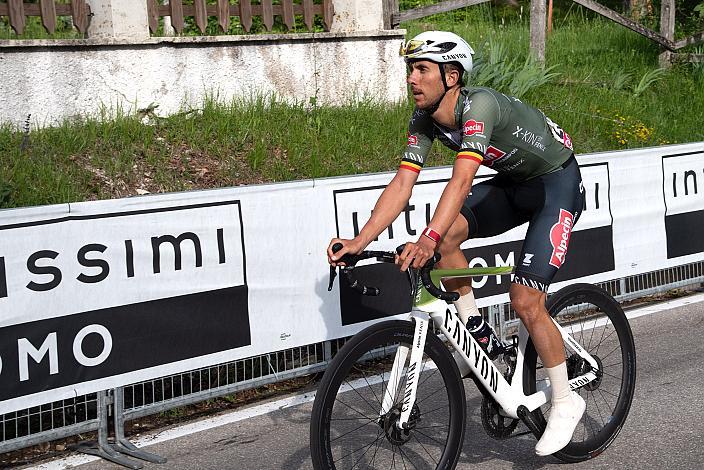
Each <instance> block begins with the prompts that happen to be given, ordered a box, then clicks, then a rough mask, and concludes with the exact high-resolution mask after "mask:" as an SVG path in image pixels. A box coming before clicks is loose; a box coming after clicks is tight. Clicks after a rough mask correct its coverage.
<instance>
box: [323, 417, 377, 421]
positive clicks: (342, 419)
mask: <svg viewBox="0 0 704 470" xmlns="http://www.w3.org/2000/svg"><path fill="white" fill-rule="evenodd" d="M366 418H367V419H368V420H369V421H371V422H376V420H377V418H378V417H375V418H369V417H366ZM332 421H359V418H331V419H330V422H332Z"/></svg>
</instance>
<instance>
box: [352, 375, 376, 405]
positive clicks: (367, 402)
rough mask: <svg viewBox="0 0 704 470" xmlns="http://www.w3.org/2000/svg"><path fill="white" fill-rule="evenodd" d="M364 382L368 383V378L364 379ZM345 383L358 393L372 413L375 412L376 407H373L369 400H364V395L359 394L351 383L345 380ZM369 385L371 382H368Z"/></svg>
mask: <svg viewBox="0 0 704 470" xmlns="http://www.w3.org/2000/svg"><path fill="white" fill-rule="evenodd" d="M364 380H365V382H366V381H367V379H366V377H365V378H364ZM345 383H346V384H347V385H348V386H349V387H350V388H351V389H352V390H354V393H356V394H357V395H358V396H359V398H361V399H362V401H364V403H366V404H367V405H368V406H369V408H370V409H371V410H372V411H374V405H372V404H371V403H369V400H367V399H366V398H364V397H363V396H362V394H361V393H359V390H357V389H356V388H355V387H353V386H352V384H351V383H349V382H348V381H347V380H345ZM367 384H369V382H367Z"/></svg>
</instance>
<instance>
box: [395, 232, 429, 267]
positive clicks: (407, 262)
mask: <svg viewBox="0 0 704 470" xmlns="http://www.w3.org/2000/svg"><path fill="white" fill-rule="evenodd" d="M436 248H437V244H436V243H435V242H434V241H432V240H431V239H430V238H428V237H423V236H421V237H420V239H418V241H417V242H416V243H406V246H405V247H404V248H403V251H402V252H401V254H400V255H398V256H397V257H396V264H398V265H399V266H401V271H406V270H407V269H408V267H409V266H412V267H413V268H415V269H419V268H421V267H423V266H424V265H425V263H426V262H427V261H428V260H429V259H430V258H432V257H433V255H434V254H435V249H436Z"/></svg>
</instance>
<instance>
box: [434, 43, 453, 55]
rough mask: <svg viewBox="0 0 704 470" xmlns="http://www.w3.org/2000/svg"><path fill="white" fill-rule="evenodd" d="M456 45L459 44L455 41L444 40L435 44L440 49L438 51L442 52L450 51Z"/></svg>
mask: <svg viewBox="0 0 704 470" xmlns="http://www.w3.org/2000/svg"><path fill="white" fill-rule="evenodd" d="M455 46H457V44H455V43H454V42H443V43H440V44H436V45H435V47H437V48H438V49H439V50H438V51H437V52H439V53H440V54H444V53H446V52H450V51H451V50H452V49H454V48H455Z"/></svg>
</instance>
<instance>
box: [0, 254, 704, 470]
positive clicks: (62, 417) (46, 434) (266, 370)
mask: <svg viewBox="0 0 704 470" xmlns="http://www.w3.org/2000/svg"><path fill="white" fill-rule="evenodd" d="M702 283H704V262H695V263H690V264H687V265H682V266H676V267H673V268H667V269H662V270H658V271H653V272H650V273H646V274H640V275H635V276H630V277H627V278H622V279H617V280H613V281H607V282H603V283H599V284H598V285H599V286H600V287H602V288H604V289H605V290H606V291H608V292H609V293H610V294H611V295H613V296H614V297H615V298H616V299H617V300H618V301H620V302H623V301H628V300H632V299H635V298H638V297H642V296H646V295H652V294H656V293H661V292H665V291H667V290H671V289H676V288H685V287H693V286H699V285H701V284H702ZM481 310H482V313H483V314H484V315H485V316H486V317H487V318H488V320H489V321H490V322H491V323H492V324H493V325H494V326H495V327H496V328H497V331H499V332H500V334H501V335H502V336H504V337H505V336H506V334H507V333H506V332H507V331H508V330H510V329H511V327H514V326H515V325H516V324H517V322H518V320H517V317H516V314H515V312H514V311H513V310H512V309H511V308H510V305H509V304H500V305H493V306H490V307H487V308H483V309H481ZM345 341H346V338H341V339H337V340H330V341H324V342H320V343H315V344H311V345H307V346H302V347H298V348H292V349H286V350H283V351H278V352H272V353H268V354H264V355H261V356H256V357H250V358H246V359H241V360H238V361H233V362H229V363H225V364H220V365H217V366H212V367H207V368H203V369H198V370H193V371H190V372H184V373H181V374H176V375H172V376H168V377H161V378H159V379H155V380H150V381H146V382H141V383H137V384H133V385H129V386H126V387H122V388H121V389H116V390H113V391H108V392H101V393H98V394H91V395H85V396H80V397H76V398H75V399H72V400H62V401H59V402H55V403H50V404H46V405H42V406H40V407H34V408H30V409H27V410H21V411H17V412H14V413H9V414H5V415H0V453H4V452H9V451H12V450H17V449H21V448H24V447H28V446H32V445H35V444H39V443H43V442H49V441H52V440H55V439H61V438H65V437H69V436H73V435H76V434H80V433H85V432H89V431H98V451H88V452H89V453H94V454H97V455H100V456H102V457H104V458H108V459H110V460H113V461H119V463H121V464H122V465H125V466H128V467H131V468H141V464H139V463H137V462H133V461H129V460H127V459H125V458H124V457H119V456H118V457H115V456H114V455H111V453H114V450H115V449H116V450H117V451H118V452H122V453H125V454H128V455H132V456H135V457H139V458H142V459H146V460H150V461H158V460H157V459H158V458H157V457H156V456H152V455H150V454H146V453H142V452H139V451H138V450H136V449H134V448H129V445H130V444H129V442H127V441H126V440H125V439H124V423H125V421H128V420H133V419H137V418H140V417H143V416H147V415H152V414H155V413H160V412H163V411H166V410H170V409H174V408H178V407H182V406H186V405H189V404H193V403H197V402H201V401H204V400H208V399H211V398H215V397H221V396H226V395H230V394H233V393H236V392H238V391H242V390H247V389H252V388H256V387H260V386H263V385H267V384H272V383H277V382H281V381H283V380H287V379H291V378H295V377H301V376H304V375H308V374H312V373H316V372H320V371H322V370H324V369H325V367H326V366H327V364H328V362H329V361H330V359H331V358H332V357H333V356H334V355H335V353H336V352H337V351H338V350H339V349H340V347H341V346H342V345H343V344H344V343H345ZM109 410H112V411H113V413H112V414H114V426H115V439H114V441H115V442H116V444H107V442H108V439H107V434H108V428H107V422H106V421H107V416H108V411H109ZM101 446H102V447H106V446H110V448H109V449H107V451H105V450H101ZM81 450H83V451H87V450H86V448H83V449H81Z"/></svg>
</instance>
